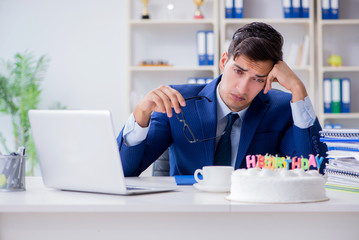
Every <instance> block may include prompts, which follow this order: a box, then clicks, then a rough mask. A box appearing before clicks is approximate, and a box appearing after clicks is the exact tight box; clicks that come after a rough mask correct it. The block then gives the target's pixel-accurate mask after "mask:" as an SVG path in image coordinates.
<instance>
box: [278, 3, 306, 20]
mask: <svg viewBox="0 0 359 240" xmlns="http://www.w3.org/2000/svg"><path fill="white" fill-rule="evenodd" d="M282 7H283V16H284V18H309V8H310V2H309V0H282Z"/></svg>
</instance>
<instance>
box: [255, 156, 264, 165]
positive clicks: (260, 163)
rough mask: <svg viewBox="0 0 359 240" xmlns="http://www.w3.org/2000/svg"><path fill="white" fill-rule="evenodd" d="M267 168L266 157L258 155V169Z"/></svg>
mask: <svg viewBox="0 0 359 240" xmlns="http://www.w3.org/2000/svg"><path fill="white" fill-rule="evenodd" d="M264 166H265V157H264V156H263V155H257V167H260V168H263V167H264Z"/></svg>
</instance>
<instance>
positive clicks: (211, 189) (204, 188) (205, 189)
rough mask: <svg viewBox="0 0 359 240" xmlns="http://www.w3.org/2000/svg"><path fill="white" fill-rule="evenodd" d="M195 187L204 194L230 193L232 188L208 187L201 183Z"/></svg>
mask: <svg viewBox="0 0 359 240" xmlns="http://www.w3.org/2000/svg"><path fill="white" fill-rule="evenodd" d="M193 186H194V187H195V188H196V189H198V190H200V191H203V192H229V191H230V189H231V187H230V186H207V185H204V184H200V183H195V184H193Z"/></svg>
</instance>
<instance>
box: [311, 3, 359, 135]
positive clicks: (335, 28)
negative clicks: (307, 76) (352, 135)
mask: <svg viewBox="0 0 359 240" xmlns="http://www.w3.org/2000/svg"><path fill="white" fill-rule="evenodd" d="M358 7H359V2H358V1H357V0H342V1H340V8H339V19H337V20H333V19H330V20H323V19H322V11H321V9H322V6H321V1H317V16H318V18H317V46H318V47H317V54H318V59H317V62H318V86H319V94H318V95H319V98H318V102H319V103H320V108H319V113H320V114H319V118H320V121H321V124H322V126H323V125H324V123H331V124H335V123H339V124H342V126H343V127H346V128H358V127H359V124H358V120H359V95H358V94H355V93H356V92H357V91H358V90H359V59H358V56H359V44H358V43H359V16H358V13H357V11H358ZM330 54H337V55H340V56H341V57H342V59H343V65H342V66H341V67H330V66H329V63H328V62H327V59H328V58H329V56H330ZM332 77H339V78H343V77H349V78H350V79H351V113H324V104H323V79H324V78H332Z"/></svg>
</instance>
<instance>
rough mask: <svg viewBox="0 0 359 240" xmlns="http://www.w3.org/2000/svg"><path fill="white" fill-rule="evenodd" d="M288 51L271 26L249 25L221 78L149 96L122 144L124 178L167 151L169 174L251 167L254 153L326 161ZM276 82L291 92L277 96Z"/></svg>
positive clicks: (225, 58) (224, 62)
mask: <svg viewBox="0 0 359 240" xmlns="http://www.w3.org/2000/svg"><path fill="white" fill-rule="evenodd" d="M282 46H283V38H282V36H281V34H280V33H278V32H277V31H276V30H275V29H273V28H272V27H271V26H269V25H267V24H265V23H258V22H254V23H251V24H248V25H246V26H244V27H242V28H240V29H238V30H237V31H236V32H235V33H234V35H233V39H232V42H231V44H230V47H229V49H228V52H226V53H224V54H223V55H222V57H221V59H220V69H221V71H222V75H220V76H219V77H218V78H217V79H216V80H214V81H212V82H211V83H210V84H207V85H178V86H160V87H159V88H157V89H155V90H153V91H151V92H149V93H148V94H147V95H146V96H145V97H144V98H143V99H142V100H141V101H140V102H139V103H138V104H137V105H136V107H135V109H134V112H133V114H132V115H131V116H130V118H129V120H128V122H127V123H126V125H125V127H124V128H123V130H122V131H121V132H120V134H119V136H118V139H117V141H118V144H119V148H120V154H121V158H122V162H123V168H124V172H125V175H126V176H137V175H139V174H140V173H141V172H142V171H144V170H145V169H146V168H147V167H148V166H150V164H152V163H153V162H154V161H155V160H156V159H157V158H158V157H159V156H160V155H161V154H162V153H163V152H164V151H165V150H166V149H167V148H168V147H170V175H190V174H193V173H194V171H195V170H196V169H198V168H202V167H203V166H208V165H232V166H234V167H235V169H237V168H245V167H246V161H245V156H246V155H249V154H250V155H255V154H262V155H265V154H272V155H275V154H278V155H279V156H284V157H285V156H298V157H300V156H304V157H308V155H309V154H314V155H317V154H319V155H321V156H325V152H326V150H327V149H326V146H325V145H324V144H322V143H320V142H319V131H320V130H321V127H320V124H319V122H318V120H317V118H316V115H315V112H314V110H313V107H312V104H311V102H310V99H309V97H308V96H307V95H308V94H307V91H306V89H305V86H304V84H303V83H302V81H301V80H300V79H299V78H298V77H297V76H296V74H295V73H294V72H293V71H292V70H291V69H290V68H289V67H288V66H287V64H286V63H285V62H283V59H282V55H283V53H282ZM273 81H277V82H279V84H280V85H282V86H283V87H284V88H286V89H287V90H289V91H290V92H291V94H289V93H285V92H281V91H277V90H271V84H272V82H273ZM230 113H232V114H230ZM229 115H231V116H229ZM232 124H233V125H232ZM323 165H324V163H323V164H322V168H321V170H323Z"/></svg>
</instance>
